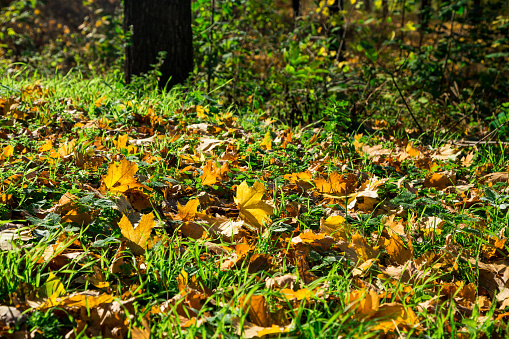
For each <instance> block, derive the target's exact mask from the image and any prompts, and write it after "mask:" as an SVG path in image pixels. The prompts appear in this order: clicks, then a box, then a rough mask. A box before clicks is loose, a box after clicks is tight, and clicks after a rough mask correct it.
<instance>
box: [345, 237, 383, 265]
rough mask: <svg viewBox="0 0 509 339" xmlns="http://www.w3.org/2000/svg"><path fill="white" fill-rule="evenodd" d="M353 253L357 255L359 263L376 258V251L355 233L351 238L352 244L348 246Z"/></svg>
mask: <svg viewBox="0 0 509 339" xmlns="http://www.w3.org/2000/svg"><path fill="white" fill-rule="evenodd" d="M350 246H351V247H352V248H353V249H354V250H355V252H356V253H357V256H358V257H359V260H360V262H364V261H367V260H369V259H374V258H377V257H378V253H379V251H378V249H375V248H373V247H371V246H369V244H368V242H367V241H366V239H364V238H363V237H362V235H360V234H359V233H355V234H354V235H353V237H352V242H351V245H350Z"/></svg>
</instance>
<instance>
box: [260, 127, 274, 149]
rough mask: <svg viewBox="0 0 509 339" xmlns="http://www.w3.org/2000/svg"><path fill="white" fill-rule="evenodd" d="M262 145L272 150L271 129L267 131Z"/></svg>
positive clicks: (263, 147)
mask: <svg viewBox="0 0 509 339" xmlns="http://www.w3.org/2000/svg"><path fill="white" fill-rule="evenodd" d="M260 147H261V148H262V149H264V150H267V151H270V150H271V149H272V139H271V137H270V131H267V133H266V134H265V137H264V138H263V140H262V143H261V144H260Z"/></svg>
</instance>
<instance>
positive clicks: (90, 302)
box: [62, 292, 113, 309]
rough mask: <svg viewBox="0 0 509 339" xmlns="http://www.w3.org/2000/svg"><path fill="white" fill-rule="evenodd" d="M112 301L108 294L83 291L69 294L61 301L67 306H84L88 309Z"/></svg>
mask: <svg viewBox="0 0 509 339" xmlns="http://www.w3.org/2000/svg"><path fill="white" fill-rule="evenodd" d="M111 302H113V296H112V295H110V294H106V293H103V294H100V295H97V296H96V295H87V294H85V293H84V292H82V293H78V294H74V295H70V296H69V297H67V298H65V299H64V300H63V301H62V304H63V305H65V306H67V307H86V308H88V309H91V308H95V307H97V306H99V305H100V304H108V303H111Z"/></svg>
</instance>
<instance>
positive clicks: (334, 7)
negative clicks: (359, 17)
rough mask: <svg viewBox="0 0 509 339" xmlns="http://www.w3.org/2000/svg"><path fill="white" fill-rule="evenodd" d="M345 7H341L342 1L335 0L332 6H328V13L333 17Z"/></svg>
mask: <svg viewBox="0 0 509 339" xmlns="http://www.w3.org/2000/svg"><path fill="white" fill-rule="evenodd" d="M344 9H345V7H344V6H343V0H336V1H334V4H333V5H332V6H329V12H330V14H332V15H334V14H336V13H337V12H339V11H340V10H344Z"/></svg>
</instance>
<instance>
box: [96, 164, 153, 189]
mask: <svg viewBox="0 0 509 339" xmlns="http://www.w3.org/2000/svg"><path fill="white" fill-rule="evenodd" d="M137 171H138V165H136V163H134V162H131V161H129V160H127V159H122V160H121V161H120V163H119V164H118V165H117V164H115V163H112V164H110V166H109V167H108V172H107V173H106V175H105V176H103V182H104V185H105V186H106V188H107V189H108V190H110V191H114V192H125V191H127V190H128V189H130V188H134V187H144V188H146V189H148V190H151V189H150V188H149V187H147V186H145V185H142V184H140V183H138V182H137V181H136V179H135V178H134V175H135V174H136V172H137Z"/></svg>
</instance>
